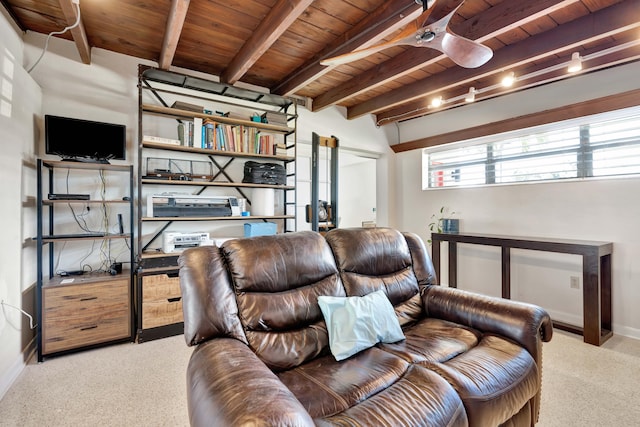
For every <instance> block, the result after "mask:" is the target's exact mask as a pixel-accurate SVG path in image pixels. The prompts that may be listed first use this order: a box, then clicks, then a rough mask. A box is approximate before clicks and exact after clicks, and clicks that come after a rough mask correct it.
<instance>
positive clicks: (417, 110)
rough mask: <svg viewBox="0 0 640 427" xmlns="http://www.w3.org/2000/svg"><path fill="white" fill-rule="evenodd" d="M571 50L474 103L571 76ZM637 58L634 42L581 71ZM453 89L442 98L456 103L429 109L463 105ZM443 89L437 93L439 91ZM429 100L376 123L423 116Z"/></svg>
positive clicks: (638, 48)
mask: <svg viewBox="0 0 640 427" xmlns="http://www.w3.org/2000/svg"><path fill="white" fill-rule="evenodd" d="M635 41H636V38H634V37H630V38H628V39H626V38H625V39H624V40H616V41H615V42H612V43H611V44H610V45H609V46H608V47H609V48H613V47H617V46H619V45H620V44H624V43H627V42H635ZM604 49H607V47H606V46H599V47H598V48H597V49H588V50H584V51H582V52H580V55H581V56H583V57H585V56H589V55H590V54H592V53H596V52H601V51H602V50H604ZM570 53H571V52H567V55H565V56H562V57H555V56H553V57H552V59H551V61H547V62H545V63H538V64H536V65H532V66H530V67H527V68H525V69H522V70H518V73H517V74H518V75H527V74H529V73H531V74H533V75H534V77H531V78H528V79H526V80H517V81H516V83H515V84H514V86H512V87H511V88H509V89H508V90H506V89H505V88H502V87H497V88H495V89H492V90H490V91H487V92H485V93H483V94H481V95H478V96H476V102H478V101H481V100H485V99H489V98H493V97H496V96H501V95H505V94H507V93H511V92H516V91H520V90H524V89H527V88H531V87H535V86H540V85H544V84H547V83H551V82H554V81H558V80H563V79H566V78H570V77H573V76H574V75H572V74H567V69H566V66H567V63H568V62H569V60H570ZM637 60H640V45H638V44H635V45H634V46H632V47H629V48H626V49H623V50H616V51H615V52H612V53H609V54H606V55H603V56H599V57H597V58H594V59H590V60H588V61H586V62H583V65H584V66H585V71H583V72H593V71H597V70H600V69H603V68H609V67H612V66H616V65H620V64H624V63H629V62H633V61H637ZM554 66H560V68H557V69H554V68H555V67H554ZM543 69H549V70H550V71H549V72H546V73H543V74H538V75H536V74H537V73H540V71H542V70H543ZM453 90H454V91H455V92H447V93H446V96H444V97H445V98H448V99H451V98H456V97H457V98H460V101H459V102H456V103H452V104H449V105H444V106H443V107H442V108H438V109H436V110H432V112H438V111H442V110H445V109H449V108H453V107H458V106H460V105H464V104H466V102H465V101H464V99H463V97H464V96H465V95H466V94H467V89H466V88H461V87H456V88H453ZM441 93H442V92H439V94H441ZM428 102H429V100H428V99H426V98H422V99H418V100H415V101H412V102H410V103H408V104H402V105H400V106H398V107H397V108H392V109H390V110H385V111H383V112H382V113H379V114H377V115H376V122H377V124H378V125H383V124H387V123H391V122H393V121H396V120H409V119H412V118H417V117H422V116H424V115H427V114H429V110H430V109H431V107H430V106H429V105H428Z"/></svg>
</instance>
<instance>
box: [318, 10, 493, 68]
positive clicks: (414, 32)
mask: <svg viewBox="0 0 640 427" xmlns="http://www.w3.org/2000/svg"><path fill="white" fill-rule="evenodd" d="M423 1H427V0H423ZM462 3H464V0H440V1H437V0H435V1H430V2H429V3H427V5H428V6H430V7H428V8H427V9H426V10H424V11H423V12H422V14H421V15H420V16H419V17H418V18H417V19H416V20H415V21H413V22H412V23H411V24H409V25H407V26H406V27H405V28H404V29H403V30H402V31H400V33H398V35H396V36H395V37H394V38H393V39H391V40H390V41H388V42H386V43H381V44H378V45H375V46H371V47H369V48H365V49H360V50H355V51H353V52H350V53H345V54H344V55H339V56H335V57H333V58H326V59H323V60H322V61H320V64H322V65H341V64H346V63H349V62H352V61H356V60H359V59H362V58H366V57H367V56H369V55H372V54H374V53H376V52H379V51H381V50H383V49H387V48H390V47H393V46H400V45H409V46H416V47H428V48H431V49H436V50H438V51H440V52H442V53H444V54H445V55H447V56H448V57H449V58H451V60H452V61H453V62H455V63H456V64H458V65H460V66H461V67H465V68H477V67H480V66H481V65H483V64H485V63H486V62H487V61H488V60H490V59H491V58H492V57H493V51H492V50H491V49H490V48H488V47H487V46H484V45H482V44H480V43H478V42H475V41H473V40H469V39H467V38H464V37H462V36H459V35H457V34H455V33H452V32H451V31H450V30H449V21H450V20H451V18H453V15H455V13H456V11H457V10H458V9H459V8H460V6H462ZM447 11H448V13H447ZM444 13H447V14H446V15H445V16H443V17H442V18H440V19H438V20H433V18H435V17H437V16H438V15H439V16H442V15H443V14H444ZM432 14H433V15H432Z"/></svg>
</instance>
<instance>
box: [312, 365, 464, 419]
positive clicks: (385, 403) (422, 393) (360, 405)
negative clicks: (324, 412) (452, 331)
mask: <svg viewBox="0 0 640 427" xmlns="http://www.w3.org/2000/svg"><path fill="white" fill-rule="evenodd" d="M314 422H315V423H316V425H318V426H329V425H331V426H380V427H384V426H388V427H396V426H447V427H456V426H460V427H462V426H467V425H468V421H467V415H466V412H465V410H464V405H463V404H462V401H461V400H460V397H459V396H458V395H457V394H456V392H455V391H454V390H453V388H452V387H451V385H450V384H448V383H447V382H446V381H445V380H444V379H443V378H441V377H440V376H438V374H436V373H434V372H433V371H430V370H428V369H425V368H423V367H421V366H418V365H411V366H410V367H409V369H408V370H407V372H406V373H405V375H403V376H402V377H401V378H399V379H398V380H397V381H396V382H395V383H394V384H392V385H391V386H389V387H388V388H386V389H384V390H382V391H381V392H380V393H377V394H375V395H373V396H371V397H370V398H368V399H367V400H363V401H360V402H357V403H356V404H355V405H353V406H352V407H350V408H349V409H347V410H345V411H343V412H340V413H338V414H335V415H332V416H328V417H323V418H321V419H320V418H315V419H314Z"/></svg>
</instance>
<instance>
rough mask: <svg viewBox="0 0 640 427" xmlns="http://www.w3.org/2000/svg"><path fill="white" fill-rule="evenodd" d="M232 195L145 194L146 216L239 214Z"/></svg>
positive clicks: (238, 205)
mask: <svg viewBox="0 0 640 427" xmlns="http://www.w3.org/2000/svg"><path fill="white" fill-rule="evenodd" d="M240 215H241V212H240V204H239V202H238V198H237V197H234V196H203V195H196V194H181V193H162V194H152V195H149V196H147V216H148V217H196V216H200V217H214V216H240Z"/></svg>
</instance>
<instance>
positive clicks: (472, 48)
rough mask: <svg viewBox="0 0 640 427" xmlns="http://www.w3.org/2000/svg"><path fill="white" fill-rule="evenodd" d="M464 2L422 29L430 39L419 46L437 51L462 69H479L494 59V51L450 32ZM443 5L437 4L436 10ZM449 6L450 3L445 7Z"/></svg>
mask: <svg viewBox="0 0 640 427" xmlns="http://www.w3.org/2000/svg"><path fill="white" fill-rule="evenodd" d="M463 2H464V1H463ZM463 2H460V3H459V4H458V5H457V6H456V7H455V8H453V9H452V10H451V11H450V12H449V14H448V15H446V16H445V17H443V18H441V19H439V20H438V21H436V22H434V23H432V24H430V25H429V26H426V27H423V28H421V29H420V30H419V32H422V33H424V35H425V36H427V35H430V37H428V38H427V37H425V40H424V42H423V43H422V44H420V45H419V46H421V47H429V48H431V49H436V50H438V51H440V52H442V53H444V54H445V55H447V56H448V57H449V58H450V59H451V60H452V61H453V62H455V63H456V64H458V65H460V66H461V67H465V68H477V67H480V66H481V65H484V64H485V63H486V62H487V61H488V60H490V59H491V58H492V57H493V51H492V50H491V49H490V48H488V47H487V46H484V45H482V44H480V43H478V42H476V41H473V40H469V39H467V38H465V37H462V36H459V35H457V34H455V33H453V32H451V30H449V21H450V20H451V18H453V15H454V14H455V13H456V12H457V10H458V9H459V8H460V6H462V3H463ZM442 4H443V3H437V4H436V5H435V6H434V9H435V8H437V7H438V6H440V5H442ZM447 5H448V3H447V4H446V5H445V6H447Z"/></svg>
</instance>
